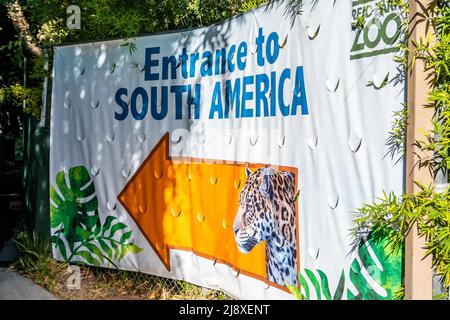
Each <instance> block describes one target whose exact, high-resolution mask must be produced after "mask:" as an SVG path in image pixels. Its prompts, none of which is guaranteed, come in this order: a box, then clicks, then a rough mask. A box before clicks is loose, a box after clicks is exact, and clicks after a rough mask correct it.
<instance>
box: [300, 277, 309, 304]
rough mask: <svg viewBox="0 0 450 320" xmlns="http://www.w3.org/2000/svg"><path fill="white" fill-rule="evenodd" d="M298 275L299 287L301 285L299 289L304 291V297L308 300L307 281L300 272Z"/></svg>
mask: <svg viewBox="0 0 450 320" xmlns="http://www.w3.org/2000/svg"><path fill="white" fill-rule="evenodd" d="M298 276H299V278H300V287H301V289H303V291H304V292H305V297H306V299H308V300H309V297H310V296H309V286H308V283H307V282H306V279H305V277H304V276H303V275H302V274H301V273H299V274H298Z"/></svg>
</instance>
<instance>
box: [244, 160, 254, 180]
mask: <svg viewBox="0 0 450 320" xmlns="http://www.w3.org/2000/svg"><path fill="white" fill-rule="evenodd" d="M252 173H253V172H252V171H251V170H250V169H249V168H248V163H245V176H246V177H247V178H248V177H249V176H250V175H251V174H252Z"/></svg>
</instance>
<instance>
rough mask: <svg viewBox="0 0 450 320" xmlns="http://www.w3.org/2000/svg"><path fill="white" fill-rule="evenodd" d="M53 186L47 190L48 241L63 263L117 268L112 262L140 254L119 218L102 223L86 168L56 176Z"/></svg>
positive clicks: (62, 172)
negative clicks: (49, 224)
mask: <svg viewBox="0 0 450 320" xmlns="http://www.w3.org/2000/svg"><path fill="white" fill-rule="evenodd" d="M56 186H57V188H54V187H53V185H51V187H50V200H51V201H50V203H51V207H50V221H51V227H52V229H53V234H52V237H51V240H52V243H53V244H54V245H55V247H56V248H57V249H58V250H59V252H60V254H61V256H62V257H63V259H64V260H65V261H67V262H83V263H89V264H93V265H96V266H98V265H100V264H101V263H104V264H105V263H106V264H108V263H109V264H111V265H113V266H114V267H116V268H117V266H116V265H115V264H114V261H120V260H121V259H122V258H123V257H124V256H125V255H126V254H127V253H131V254H137V253H139V252H141V251H142V250H143V249H142V248H140V247H138V246H137V245H135V244H134V241H133V238H132V237H133V231H132V230H131V229H130V228H129V227H128V226H127V225H126V224H124V223H123V222H121V221H120V219H119V218H118V217H116V216H114V215H109V216H107V217H106V218H105V220H104V222H103V223H101V221H100V217H99V212H98V201H97V196H96V194H95V186H94V182H93V181H92V180H91V177H90V174H89V171H88V170H87V169H86V168H85V167H83V166H77V167H72V168H71V169H70V170H69V172H68V173H65V172H64V171H60V172H58V174H57V175H56ZM66 243H67V246H66Z"/></svg>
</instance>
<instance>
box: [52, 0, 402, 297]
mask: <svg viewBox="0 0 450 320" xmlns="http://www.w3.org/2000/svg"><path fill="white" fill-rule="evenodd" d="M375 2H376V1H370V0H355V1H353V2H352V1H351V0H345V1H319V2H314V1H304V6H303V8H302V12H301V13H299V14H297V15H293V14H292V13H291V12H292V10H289V8H286V7H285V6H284V4H283V2H281V5H278V4H275V5H274V6H273V7H266V6H262V7H259V8H257V9H255V10H253V11H251V12H248V13H245V14H242V15H239V16H236V17H235V18H232V19H230V20H227V21H225V22H223V23H221V24H216V25H213V26H211V27H207V28H200V29H195V30H188V31H180V32H171V33H164V34H154V35H149V36H143V37H137V38H134V39H122V40H111V41H104V42H94V43H84V44H74V45H66V46H60V47H55V50H54V65H53V68H54V69H53V94H52V110H51V113H52V115H51V141H50V144H51V154H50V184H51V191H50V204H51V212H50V214H51V234H52V243H53V255H54V257H55V258H56V259H58V260H65V261H68V262H81V263H86V264H92V265H98V266H103V267H109V268H115V267H117V268H120V269H124V270H133V271H139V272H144V273H149V274H154V275H158V276H163V277H167V278H173V279H185V280H186V281H189V282H192V283H195V284H198V285H201V286H205V287H208V288H213V289H220V290H223V291H225V292H227V293H229V294H230V295H232V296H234V297H237V298H243V299H292V298H293V297H294V295H293V294H292V293H291V292H293V293H295V294H296V295H297V297H299V296H300V295H301V296H302V297H304V298H307V299H392V298H393V297H394V295H395V294H396V290H398V289H399V288H400V287H401V285H402V268H403V257H402V256H401V255H396V256H395V255H391V256H388V255H387V254H386V252H385V251H386V250H384V248H383V247H384V246H383V244H382V243H381V244H380V243H377V242H374V243H369V241H366V242H364V241H363V243H362V245H360V246H359V247H358V246H357V247H356V248H354V246H353V244H354V243H353V241H354V239H353V237H352V236H351V233H350V230H351V229H352V228H353V227H354V223H353V220H354V219H355V212H356V211H357V208H359V207H361V206H362V205H363V204H364V203H370V202H372V201H374V200H375V199H376V198H377V197H379V196H381V195H382V192H383V191H387V192H390V191H393V192H395V193H396V194H401V193H402V188H403V162H402V160H400V161H397V159H396V158H392V157H391V156H390V155H389V146H388V145H386V141H387V140H388V138H389V132H390V131H391V127H392V122H393V112H394V111H398V110H401V108H402V102H403V101H404V80H403V77H402V74H401V69H400V68H399V66H398V64H397V63H395V62H394V61H393V57H394V55H395V51H397V45H398V41H399V37H400V31H399V30H400V24H401V20H400V17H399V15H398V9H396V8H393V7H391V6H389V5H386V6H384V7H383V10H380V7H377V6H376V5H375ZM286 9H288V10H286ZM360 16H365V22H364V23H365V25H363V26H361V27H355V24H354V22H355V21H357V20H360V19H358V17H360ZM300 292H301V293H300Z"/></svg>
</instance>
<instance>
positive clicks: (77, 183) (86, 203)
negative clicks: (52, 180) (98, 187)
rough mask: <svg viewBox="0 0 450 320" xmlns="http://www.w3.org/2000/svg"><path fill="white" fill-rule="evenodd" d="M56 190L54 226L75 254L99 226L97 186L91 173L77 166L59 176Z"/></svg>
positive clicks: (52, 208)
mask: <svg viewBox="0 0 450 320" xmlns="http://www.w3.org/2000/svg"><path fill="white" fill-rule="evenodd" d="M56 187H57V189H55V188H54V187H53V185H50V199H51V201H50V224H51V227H52V228H58V227H59V228H60V229H59V230H60V231H61V232H62V233H63V234H64V237H65V238H66V240H67V242H68V244H69V248H70V249H71V250H73V244H74V243H75V242H78V241H82V240H83V239H85V238H86V237H88V236H89V232H90V230H91V229H92V228H93V227H94V226H95V225H96V224H97V223H98V222H99V216H98V210H97V209H98V201H97V196H96V195H95V187H94V183H93V181H92V180H91V177H90V175H89V172H88V171H87V169H86V168H85V167H84V166H77V167H72V168H70V170H69V172H68V173H67V174H66V173H65V172H64V171H60V172H58V174H57V175H56ZM58 191H59V192H58Z"/></svg>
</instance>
